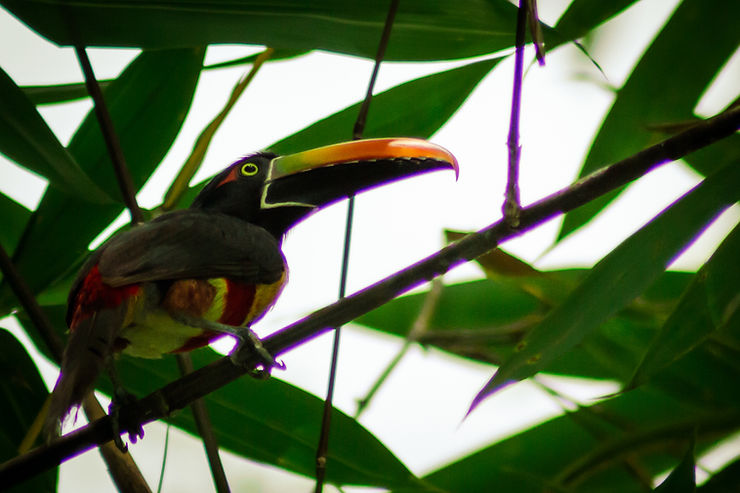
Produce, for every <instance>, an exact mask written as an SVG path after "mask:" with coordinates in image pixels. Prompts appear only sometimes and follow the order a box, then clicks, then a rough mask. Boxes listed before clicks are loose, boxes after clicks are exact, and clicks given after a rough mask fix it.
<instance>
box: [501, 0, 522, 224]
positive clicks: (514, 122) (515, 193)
mask: <svg viewBox="0 0 740 493" xmlns="http://www.w3.org/2000/svg"><path fill="white" fill-rule="evenodd" d="M525 4H528V2H527V0H520V1H519V11H518V14H517V17H516V41H515V43H514V44H515V45H516V52H515V53H514V83H513V89H512V95H511V117H510V119H509V138H508V141H507V146H508V148H509V168H508V171H509V172H508V178H507V181H506V193H505V194H504V196H505V198H504V206H503V213H504V219H506V222H508V223H509V225H510V226H511V227H512V228H516V227H517V226H519V213H520V212H521V207H522V206H521V204H520V202H519V161H520V158H521V152H522V148H521V146H520V145H519V114H520V112H521V106H522V72H523V71H524V32H525V30H526V24H527V10H528V6H527V5H525Z"/></svg>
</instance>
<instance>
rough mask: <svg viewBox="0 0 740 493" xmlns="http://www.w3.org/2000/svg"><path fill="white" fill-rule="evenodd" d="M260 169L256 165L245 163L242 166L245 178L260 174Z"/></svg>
mask: <svg viewBox="0 0 740 493" xmlns="http://www.w3.org/2000/svg"><path fill="white" fill-rule="evenodd" d="M259 170H260V169H259V168H258V167H257V165H256V164H254V163H244V164H242V169H241V172H242V175H243V176H254V175H256V174H257V173H258V172H259Z"/></svg>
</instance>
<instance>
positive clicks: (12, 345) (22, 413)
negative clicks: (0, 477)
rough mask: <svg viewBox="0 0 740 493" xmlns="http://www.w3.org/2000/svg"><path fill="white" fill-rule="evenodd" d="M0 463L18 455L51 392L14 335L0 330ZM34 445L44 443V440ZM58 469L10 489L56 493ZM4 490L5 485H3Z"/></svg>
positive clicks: (38, 439) (39, 440)
mask: <svg viewBox="0 0 740 493" xmlns="http://www.w3.org/2000/svg"><path fill="white" fill-rule="evenodd" d="M0 347H2V351H0V394H2V396H3V405H2V406H0V462H5V461H6V460H8V459H11V458H13V457H15V456H17V455H18V447H19V446H20V444H21V441H22V440H23V438H24V437H25V435H26V433H27V432H28V431H29V429H30V427H31V424H32V423H33V421H34V419H35V418H36V415H38V414H39V412H40V411H41V408H42V407H43V405H44V401H46V397H47V396H48V395H49V393H48V391H47V390H46V385H44V381H43V380H41V375H39V372H38V369H37V368H36V364H35V363H34V362H33V360H32V359H31V357H30V356H29V355H28V353H27V352H26V349H25V348H24V347H23V346H22V345H21V343H20V342H18V340H16V338H15V337H13V336H12V335H11V334H10V332H8V331H7V330H1V329H0ZM31 445H32V446H38V445H41V439H40V438H37V441H36V442H35V443H33V444H31ZM58 471H59V470H58V469H51V470H48V471H45V472H43V473H40V474H38V475H36V476H34V477H33V478H31V479H30V480H28V481H27V482H25V483H23V484H21V485H19V486H16V487H15V488H13V489H11V490H9V491H17V492H24V491H48V492H55V491H56V485H57V477H58ZM3 489H4V488H3Z"/></svg>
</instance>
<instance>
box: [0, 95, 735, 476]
mask: <svg viewBox="0 0 740 493" xmlns="http://www.w3.org/2000/svg"><path fill="white" fill-rule="evenodd" d="M738 128H740V107H738V108H733V109H730V110H728V111H725V112H724V113H722V114H720V115H717V116H715V117H713V118H710V119H708V120H705V121H703V122H701V123H698V124H697V125H696V126H694V127H692V128H690V129H688V130H686V131H684V132H682V133H680V134H678V135H676V136H673V137H671V138H669V139H666V140H664V141H663V142H661V143H659V144H656V145H654V146H651V147H648V148H647V149H644V150H642V151H640V152H639V153H637V154H635V155H633V156H631V157H628V158H627V159H624V160H622V161H619V162H617V163H615V164H613V165H611V166H608V167H605V168H602V169H600V170H597V171H596V172H594V173H592V174H590V175H588V176H586V177H584V178H582V179H581V180H579V181H577V182H576V183H574V184H573V185H571V186H569V187H567V188H565V189H562V190H560V191H558V192H556V193H554V194H552V195H550V196H548V197H546V198H544V199H542V200H540V201H538V202H535V203H534V204H532V205H530V206H528V207H526V208H524V209H522V211H521V216H520V227H519V228H518V229H514V228H511V227H510V226H508V225H507V224H506V223H505V222H504V221H503V220H499V221H497V222H495V223H493V224H491V225H490V226H488V227H487V228H484V229H483V230H481V231H480V232H478V233H473V234H470V235H467V236H466V237H464V238H463V239H461V240H459V241H457V242H455V243H453V244H451V245H449V246H447V247H445V248H443V249H442V250H440V251H439V252H437V253H436V254H434V255H431V256H429V257H427V258H426V259H424V260H422V261H420V262H418V263H416V264H414V265H412V266H410V267H407V268H406V269H404V270H402V271H400V272H397V273H396V274H394V275H392V276H389V277H387V278H385V279H383V280H382V281H379V282H377V283H375V284H373V285H372V286H370V287H368V288H365V289H363V290H362V291H359V292H357V293H355V294H353V295H351V296H348V297H347V298H344V299H343V300H341V301H338V302H336V303H334V304H332V305H329V306H327V307H325V308H323V309H321V310H319V311H317V312H315V313H313V314H311V315H309V316H308V317H306V318H304V319H302V320H299V321H298V322H295V323H293V324H291V325H289V326H287V327H285V328H283V329H282V330H280V331H278V332H276V333H275V334H273V335H271V336H269V337H267V338H265V339H264V341H263V344H264V346H265V348H266V349H267V350H268V351H270V352H271V353H273V354H276V355H279V354H281V353H284V352H286V351H289V350H290V349H293V348H294V347H296V346H298V345H300V344H303V343H305V342H307V341H309V340H311V339H313V338H315V337H317V336H319V335H320V334H323V333H324V332H326V331H328V330H330V328H331V327H333V326H336V325H339V324H344V323H347V322H349V321H351V320H353V319H355V318H357V317H358V316H360V315H362V314H364V313H367V312H369V311H370V310H373V309H374V308H377V307H378V306H380V305H382V304H384V303H387V302H388V301H390V300H392V299H393V298H395V297H397V296H399V295H400V294H403V293H405V292H406V291H408V290H410V289H412V288H414V287H416V286H418V285H420V284H422V283H424V282H427V281H430V280H432V279H433V278H435V277H437V276H439V275H441V274H443V273H445V272H447V271H448V270H450V269H451V268H453V267H455V266H457V265H460V264H462V263H464V262H467V261H469V260H472V259H474V258H476V257H478V256H479V255H481V254H483V253H485V252H487V251H489V250H491V249H492V248H494V247H496V246H497V245H498V244H499V243H501V242H503V241H505V240H507V239H510V238H513V237H516V236H519V235H521V234H522V233H524V232H525V231H527V230H529V229H532V228H534V227H535V226H537V225H539V224H541V223H543V222H546V221H548V220H550V219H552V218H553V217H555V216H557V215H558V214H562V213H564V212H567V211H570V210H572V209H575V208H576V207H578V206H581V205H583V204H586V203H588V202H590V201H591V200H594V199H595V198H598V197H600V196H601V195H604V194H606V193H608V192H610V191H612V190H614V189H616V188H618V187H621V186H623V185H626V184H627V183H629V182H630V181H632V180H634V179H636V178H638V177H640V176H642V175H644V174H645V173H647V172H649V171H651V170H652V169H654V168H656V167H658V166H660V165H662V164H664V163H667V162H669V161H674V160H676V159H679V158H681V157H683V156H685V155H686V154H689V153H691V152H694V151H696V150H698V149H701V148H702V147H706V146H708V145H710V144H712V143H713V142H716V141H717V140H720V139H722V138H724V137H728V136H730V135H732V134H734V133H735V132H736V131H737V130H738ZM250 363H254V364H256V363H258V362H257V361H256V358H255V361H247V364H250ZM247 371H249V370H248V368H244V367H237V366H235V365H234V364H233V363H232V362H231V360H230V358H228V357H224V358H221V359H220V360H218V361H214V362H213V363H211V364H210V365H207V366H205V367H203V368H200V369H199V370H197V371H195V372H193V373H191V374H189V375H187V376H184V377H182V378H180V379H178V380H176V381H175V382H172V383H170V384H169V385H166V386H164V387H162V388H161V389H160V390H158V391H155V392H153V393H151V394H149V395H148V396H146V397H144V398H143V399H141V400H140V401H137V402H135V403H133V404H131V405H128V406H126V407H123V408H122V409H121V413H120V425H121V430H122V431H127V430H129V429H130V430H135V429H137V427H139V426H141V425H142V424H146V423H149V422H151V421H154V420H156V419H160V418H163V417H166V416H167V415H168V414H169V413H170V412H172V411H175V410H177V409H182V408H183V407H185V406H186V405H188V404H189V403H190V402H192V401H193V400H195V399H197V398H200V397H203V396H205V395H207V394H209V393H211V392H213V391H215V390H217V389H219V388H221V387H223V386H224V385H226V384H227V383H229V382H231V381H233V380H235V379H237V378H239V377H240V376H242V375H244V374H245V373H246V372H247ZM112 438H113V428H112V426H111V421H110V418H109V417H105V418H103V419H100V420H98V421H95V422H93V423H91V424H89V425H88V426H86V427H84V428H81V429H78V430H76V431H74V432H72V433H70V434H68V435H66V436H65V437H63V438H62V439H60V440H59V441H58V442H56V443H54V444H52V445H50V446H44V447H38V448H36V449H34V450H32V451H30V452H29V453H27V454H25V455H23V456H20V457H16V458H14V459H11V460H9V461H7V462H6V463H5V464H3V465H2V466H1V467H0V484H3V485H7V486H11V485H13V484H17V483H19V482H20V481H23V480H24V479H27V478H29V477H31V476H33V475H34V474H38V473H39V472H40V471H42V470H45V469H47V468H51V467H54V466H56V465H57V464H59V463H60V462H62V461H63V460H66V459H68V458H71V457H73V456H75V455H78V454H80V453H82V452H83V451H85V450H88V449H90V448H92V447H94V446H95V445H99V444H102V443H105V442H107V441H109V440H111V439H112Z"/></svg>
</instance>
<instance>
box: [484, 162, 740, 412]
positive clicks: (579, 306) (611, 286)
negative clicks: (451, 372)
mask: <svg viewBox="0 0 740 493" xmlns="http://www.w3.org/2000/svg"><path fill="white" fill-rule="evenodd" d="M739 183H740V167H738V166H733V165H729V166H727V167H726V168H724V169H723V170H722V171H720V172H719V173H717V174H715V175H713V176H711V177H709V178H707V179H706V180H704V182H702V183H701V184H699V185H698V186H697V187H695V188H694V189H693V190H692V191H691V192H689V193H687V194H686V195H685V196H684V197H682V198H680V199H679V200H677V201H676V202H675V203H674V204H673V205H672V206H670V207H669V208H668V209H666V210H665V211H664V212H663V213H661V214H660V215H659V216H657V217H656V218H654V219H653V220H652V221H651V222H650V223H648V224H647V225H646V226H644V227H643V228H642V229H640V230H639V231H638V232H637V233H635V234H633V235H632V236H630V237H629V238H628V239H627V240H625V241H624V242H622V244H621V245H619V246H618V247H617V248H615V249H614V250H613V251H612V252H611V253H610V254H609V255H607V256H606V257H605V258H604V259H602V260H601V261H600V262H599V263H598V264H597V265H596V266H594V268H593V269H592V271H591V273H590V274H589V276H588V277H587V278H586V279H585V280H584V281H583V282H582V283H581V284H580V285H579V286H578V288H576V289H575V290H574V291H573V292H572V293H571V294H570V296H569V297H568V299H566V300H565V301H564V302H563V303H562V304H561V305H559V306H558V307H557V308H556V309H555V310H553V311H552V312H551V313H550V314H549V315H548V316H547V318H545V319H544V320H543V321H542V323H540V324H539V325H537V326H536V327H535V328H534V329H533V330H532V331H531V332H529V333H528V334H527V336H526V337H525V338H524V339H522V340H521V341H520V342H519V343H518V344H517V347H516V351H515V353H514V355H513V356H512V357H510V358H509V359H508V360H506V362H505V363H504V364H503V365H502V366H501V367H500V368H499V369H498V371H497V372H496V374H495V375H494V377H493V378H492V379H491V380H490V381H489V382H488V383H487V384H486V385H485V387H484V388H483V389H482V390H481V391H480V393H479V394H478V395H477V396H476V398H475V400H474V401H473V404H472V406H471V410H472V409H473V408H474V407H475V406H476V405H477V404H479V403H480V402H481V400H483V399H485V398H486V397H487V396H489V395H490V394H492V393H494V392H496V391H497V390H500V389H501V388H503V387H504V386H506V385H508V384H511V383H514V382H517V381H519V380H522V379H524V378H527V377H529V376H532V375H534V374H535V373H537V372H538V371H540V370H542V369H545V368H547V366H548V365H549V364H550V363H551V362H552V361H553V360H555V359H556V358H557V357H558V356H561V355H562V354H563V353H564V352H566V351H567V350H568V349H570V348H571V347H573V346H574V345H576V344H577V343H579V342H580V341H581V340H583V338H584V337H585V336H586V335H587V334H589V333H591V332H592V331H593V330H595V329H596V328H597V327H599V326H600V325H601V324H602V323H604V322H605V321H606V320H607V319H608V318H609V317H611V316H612V315H614V314H615V313H616V312H617V311H618V310H620V309H622V308H623V307H624V306H626V304H627V303H629V302H630V301H631V300H632V299H634V298H635V297H636V296H637V295H639V294H640V293H641V292H643V291H644V290H645V289H646V288H647V287H648V286H650V284H651V283H652V282H654V281H655V280H656V279H657V278H658V277H659V276H660V274H661V273H662V272H663V270H665V268H666V267H667V266H668V264H670V262H671V260H672V259H674V258H675V257H676V256H677V255H678V254H679V253H680V252H681V250H683V249H684V248H686V247H687V246H688V245H690V244H691V243H692V242H693V240H694V239H695V238H696V237H697V236H698V234H699V233H700V232H701V231H702V230H703V229H704V228H705V227H707V226H708V225H709V224H710V223H711V222H712V220H713V219H714V218H715V217H716V216H717V215H718V214H719V213H720V212H721V211H722V210H723V209H724V208H726V207H728V206H729V205H731V204H732V203H733V202H735V201H736V200H737V199H738V194H740V186H738V184H739ZM607 286H608V289H605V287H607Z"/></svg>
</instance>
